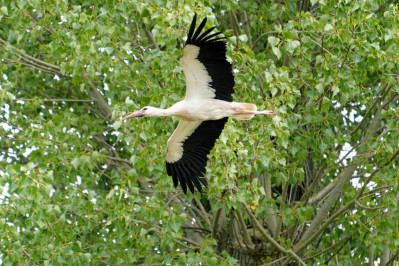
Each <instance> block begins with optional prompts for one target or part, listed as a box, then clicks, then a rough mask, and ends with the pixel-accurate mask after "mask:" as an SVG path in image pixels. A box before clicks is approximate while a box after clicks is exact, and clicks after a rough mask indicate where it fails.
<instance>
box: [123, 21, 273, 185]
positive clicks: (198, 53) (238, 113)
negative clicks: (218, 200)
mask: <svg viewBox="0 0 399 266" xmlns="http://www.w3.org/2000/svg"><path fill="white" fill-rule="evenodd" d="M205 23H206V18H205V19H204V20H203V21H202V22H201V24H200V25H199V26H198V28H197V30H195V25H196V15H195V16H194V19H193V21H192V23H191V26H190V30H189V33H188V37H187V41H186V44H185V47H184V50H183V57H182V58H181V60H180V64H181V66H182V68H183V71H184V74H185V76H186V97H185V98H184V100H183V101H180V102H178V103H176V104H174V105H173V106H171V107H170V108H168V109H159V108H155V107H151V106H147V107H144V108H142V109H141V110H140V111H137V112H134V113H132V114H130V115H128V116H126V117H124V118H122V119H123V120H125V119H128V118H132V117H143V116H177V117H179V118H180V123H179V125H178V126H177V128H176V130H175V131H174V132H173V134H172V136H171V137H170V138H169V141H168V154H167V156H166V169H167V173H168V175H170V176H172V178H173V183H174V185H175V187H176V186H177V185H178V184H179V183H180V185H181V187H182V189H183V191H184V193H186V192H187V187H188V188H189V189H190V190H191V192H194V186H195V187H196V188H197V189H198V190H199V191H200V192H201V193H203V190H202V186H201V183H202V185H204V186H205V187H207V185H208V183H207V181H206V179H205V178H203V175H204V174H205V167H206V162H207V155H208V154H209V152H210V151H211V150H212V148H213V146H214V144H215V142H216V140H217V138H218V137H219V135H220V134H221V132H222V130H223V128H224V125H225V123H226V122H227V118H228V117H234V118H238V119H251V118H252V117H253V116H254V115H256V114H259V115H270V114H275V113H274V112H273V111H268V110H266V111H256V105H254V104H250V103H237V102H233V101H232V100H233V98H232V96H231V94H232V93H233V92H234V89H233V87H234V77H233V74H232V68H231V64H230V63H229V62H228V61H227V60H226V43H225V41H223V39H224V38H223V37H220V38H219V37H218V38H214V37H215V36H217V35H218V34H220V32H218V33H214V34H209V33H210V32H211V31H212V30H213V29H214V27H212V28H210V29H208V30H207V31H205V32H204V33H203V34H201V35H200V33H201V31H202V30H203V28H204V26H205ZM194 30H195V31H194Z"/></svg>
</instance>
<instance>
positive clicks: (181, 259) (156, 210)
mask: <svg viewBox="0 0 399 266" xmlns="http://www.w3.org/2000/svg"><path fill="white" fill-rule="evenodd" d="M194 13H197V14H198V16H199V17H200V18H201V19H202V18H204V17H208V23H207V26H206V27H207V28H209V27H211V26H213V25H215V26H216V27H217V30H220V31H223V33H224V34H225V36H227V39H228V54H227V58H228V59H229V60H231V62H232V63H233V68H234V72H235V81H236V87H235V89H236V93H235V95H234V97H235V100H236V101H240V102H252V103H255V104H257V105H258V108H259V109H272V110H274V111H276V112H277V114H278V115H276V116H274V117H273V118H270V117H267V118H266V117H255V118H253V119H252V120H250V121H240V120H233V119H230V120H229V122H228V123H227V125H226V127H225V130H224V132H223V133H222V135H221V137H220V139H219V141H218V142H217V144H216V146H215V149H214V150H213V151H212V153H211V155H210V160H209V163H208V168H207V169H208V171H207V174H206V178H207V179H208V180H209V189H208V190H207V194H206V195H204V196H202V197H201V195H199V194H195V195H192V194H188V195H184V194H183V193H182V191H181V190H180V189H179V188H178V189H174V188H173V186H172V182H171V179H170V178H169V177H168V176H167V175H166V171H165V166H164V165H165V155H166V142H167V139H168V138H169V136H170V134H171V132H172V131H173V130H174V128H175V127H176V124H177V122H178V121H177V119H170V118H153V119H137V120H132V121H129V122H127V123H120V122H119V121H117V120H118V118H120V117H121V116H123V115H124V114H126V113H128V112H131V111H133V110H136V109H139V108H140V107H141V106H145V105H154V106H160V107H162V108H166V107H168V106H170V105H172V104H173V103H174V102H176V101H179V100H180V99H181V98H182V97H184V86H185V83H184V75H183V72H182V69H181V67H180V65H179V63H178V60H179V59H180V57H181V56H182V48H183V44H184V40H185V36H186V34H187V30H188V26H189V24H190V22H191V20H192V17H193V14H194ZM398 14H399V8H398V4H397V1H381V0H358V1H325V0H319V1H318V0H311V1H309V0H297V1H294V0H290V1H277V0H276V1H270V0H269V1H219V0H209V1H200V2H197V1H190V0H187V1H177V2H176V1H166V0H159V1H110V0H109V1H96V0H93V1H35V0H34V1H26V0H17V1H11V0H0V60H1V64H0V93H1V94H0V101H1V103H0V105H1V114H0V119H1V121H0V122H1V125H2V126H1V127H0V138H1V145H0V152H1V155H0V158H1V162H0V176H1V178H0V186H1V187H0V191H3V193H2V196H1V199H0V201H1V203H0V214H1V215H0V224H1V228H3V230H1V231H0V246H1V251H0V258H1V261H2V263H3V264H4V265H14V264H33V263H35V264H44V265H49V264H77V263H78V264H198V263H200V262H201V263H203V264H206V265H213V264H216V263H221V264H236V263H239V264H243V265H246V264H249V263H252V264H264V263H269V264H271V265H279V264H283V265H286V264H289V263H299V264H304V263H306V264H330V263H335V264H337V265H338V264H340V265H348V264H350V263H352V264H354V265H359V264H366V263H369V264H370V265H372V264H373V263H374V262H378V263H380V264H382V265H388V264H391V263H393V262H394V261H395V262H396V263H397V256H398V254H399V249H398V247H399V241H398V240H397V239H399V236H398V232H399V231H398V228H397V227H398V225H397V220H398V215H399V213H398V208H397V203H398V188H397V187H398V186H397V182H398V178H399V175H398V169H397V167H398V157H397V156H398V153H399V147H398V141H399V136H398V134H399V127H398V123H397V120H398V100H399V96H398V93H399V85H398V66H399V65H398V50H399V46H398V38H399V31H398V28H399V23H398V22H399V19H398V18H399V17H398Z"/></svg>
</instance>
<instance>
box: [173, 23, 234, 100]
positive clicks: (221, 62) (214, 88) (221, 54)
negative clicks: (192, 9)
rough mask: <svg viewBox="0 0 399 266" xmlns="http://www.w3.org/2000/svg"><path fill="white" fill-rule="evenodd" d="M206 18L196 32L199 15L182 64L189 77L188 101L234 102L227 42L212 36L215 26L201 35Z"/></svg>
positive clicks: (232, 79)
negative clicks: (227, 58) (214, 100)
mask: <svg viewBox="0 0 399 266" xmlns="http://www.w3.org/2000/svg"><path fill="white" fill-rule="evenodd" d="M206 20H207V19H206V18H205V19H204V20H203V21H202V22H201V24H200V25H199V26H198V28H197V29H196V30H195V26H196V21H197V15H195V16H194V19H193V21H192V22H191V26H190V30H189V32H188V36H187V41H186V44H185V46H184V50H183V57H182V58H181V60H180V64H181V66H182V68H183V70H184V74H185V76H186V87H187V89H186V99H195V98H199V99H219V100H224V101H229V102H231V101H233V97H232V96H231V94H232V93H233V92H234V89H233V87H234V77H233V73H232V68H231V64H230V63H229V62H228V61H227V60H226V42H225V41H224V40H223V39H224V38H223V37H217V35H219V34H220V32H216V33H213V34H210V33H211V31H212V30H213V29H214V28H215V27H212V28H210V29H208V30H206V31H205V32H204V33H202V34H201V31H202V30H203V29H204V26H205V24H206Z"/></svg>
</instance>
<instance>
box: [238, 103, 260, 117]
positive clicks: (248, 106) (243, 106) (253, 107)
mask: <svg viewBox="0 0 399 266" xmlns="http://www.w3.org/2000/svg"><path fill="white" fill-rule="evenodd" d="M235 105H236V106H234V108H236V109H241V110H245V111H256V109H257V107H256V105H255V104H252V103H235ZM254 115H255V114H240V113H238V114H235V115H233V117H234V118H237V119H241V120H249V119H251V118H252V117H254Z"/></svg>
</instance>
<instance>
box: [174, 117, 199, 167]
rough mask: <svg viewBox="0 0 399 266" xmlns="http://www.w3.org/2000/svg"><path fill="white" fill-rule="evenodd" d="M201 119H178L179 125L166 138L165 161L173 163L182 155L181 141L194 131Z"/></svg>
mask: <svg viewBox="0 0 399 266" xmlns="http://www.w3.org/2000/svg"><path fill="white" fill-rule="evenodd" d="M201 123H202V121H188V120H184V119H180V122H179V125H178V126H177V128H176V130H175V131H174V132H173V134H172V136H170V138H169V140H168V154H167V155H166V161H167V162H168V163H174V162H176V161H178V160H179V159H180V158H181V157H182V156H183V143H184V141H185V140H186V139H187V138H188V137H189V136H190V135H191V134H193V132H194V131H195V129H196V128H197V127H199V125H200V124H201Z"/></svg>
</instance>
